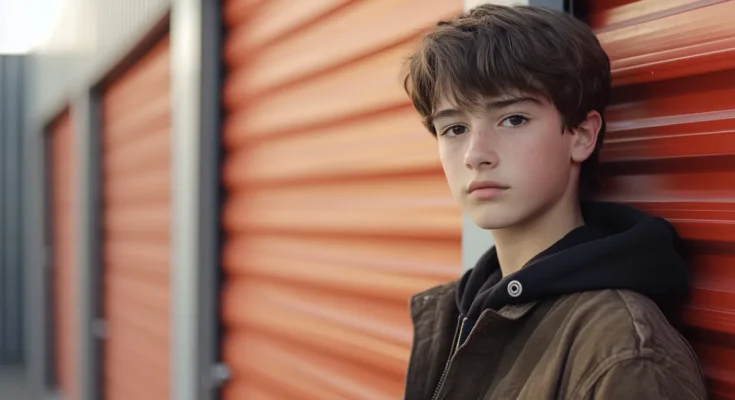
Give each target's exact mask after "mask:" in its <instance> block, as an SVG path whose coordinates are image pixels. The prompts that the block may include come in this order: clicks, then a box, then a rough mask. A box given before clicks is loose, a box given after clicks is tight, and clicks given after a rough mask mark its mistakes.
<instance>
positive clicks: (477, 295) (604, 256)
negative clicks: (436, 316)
mask: <svg viewBox="0 0 735 400" xmlns="http://www.w3.org/2000/svg"><path fill="white" fill-rule="evenodd" d="M582 216H583V218H584V220H585V223H586V225H585V226H582V227H580V228H577V229H575V230H573V231H571V232H569V233H568V234H567V235H566V236H564V237H563V238H562V239H560V240H559V241H558V242H556V243H555V244H554V245H552V246H551V247H549V248H548V249H546V250H544V251H543V252H541V253H540V254H538V255H537V256H536V257H534V258H533V259H531V260H530V261H529V262H528V263H527V264H526V265H524V266H523V268H521V269H520V270H519V271H517V272H515V273H513V274H510V275H508V276H506V277H502V274H501V271H500V265H499V263H498V257H497V254H496V252H495V248H494V247H493V248H491V249H490V250H488V251H487V252H486V253H485V254H484V255H483V256H482V257H481V258H480V260H479V261H478V262H477V264H476V265H475V267H474V268H473V269H471V270H469V271H467V272H466V273H465V274H464V276H463V277H462V279H461V280H460V284H459V287H458V289H457V293H456V294H457V297H456V301H457V307H458V308H459V311H460V313H461V314H462V317H463V318H465V324H464V327H463V328H464V329H463V332H461V333H460V341H464V338H465V337H466V334H467V333H469V331H470V330H472V326H474V322H476V320H477V318H479V316H480V314H481V313H482V311H484V310H485V309H494V310H498V309H500V308H502V307H503V306H505V305H508V304H520V303H527V302H532V301H536V300H543V299H545V298H549V297H556V296H561V295H565V294H570V293H578V292H585V291H592V290H602V289H625V290H631V291H635V292H638V293H640V294H643V295H645V296H648V297H649V298H651V299H652V300H653V301H655V302H656V304H658V305H659V307H660V308H661V309H662V310H664V311H667V310H670V309H671V308H672V307H675V306H677V305H679V303H680V302H681V301H682V300H683V299H684V297H685V296H686V294H687V292H688V289H689V285H688V271H687V268H686V265H685V263H684V261H683V259H682V257H681V256H680V255H679V253H678V252H677V251H676V248H675V245H676V242H677V241H678V238H677V236H676V232H675V230H674V228H673V227H672V226H671V224H669V223H668V222H667V221H666V220H664V219H661V218H656V217H651V216H648V215H646V214H644V213H643V212H641V211H638V210H636V209H634V208H631V207H628V206H624V205H619V204H613V203H603V202H590V203H583V204H582Z"/></svg>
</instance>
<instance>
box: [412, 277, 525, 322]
mask: <svg viewBox="0 0 735 400" xmlns="http://www.w3.org/2000/svg"><path fill="white" fill-rule="evenodd" d="M458 285H459V281H458V280H457V281H453V282H450V283H447V284H444V285H439V286H435V287H433V288H431V289H428V290H425V291H423V292H420V293H418V294H416V295H414V296H412V297H411V300H410V302H409V304H410V309H411V319H412V320H413V322H414V324H416V323H417V322H419V321H420V320H422V319H424V318H433V317H434V315H435V313H440V312H441V313H448V312H450V311H455V312H458V310H457V305H456V302H455V301H454V294H455V291H456V290H457V287H458ZM537 304H538V302H537V301H534V302H530V303H523V304H511V305H506V306H504V307H503V308H501V309H500V310H497V311H495V310H485V311H483V312H482V314H481V315H480V318H479V319H478V321H479V320H484V319H488V318H489V319H496V318H500V319H504V320H508V321H516V320H519V319H521V318H523V317H524V316H525V315H526V314H528V313H529V312H530V311H531V310H533V309H534V308H535V307H536V305H537ZM432 311H433V312H432Z"/></svg>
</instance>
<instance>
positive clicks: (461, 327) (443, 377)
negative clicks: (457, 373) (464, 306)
mask: <svg viewBox="0 0 735 400" xmlns="http://www.w3.org/2000/svg"><path fill="white" fill-rule="evenodd" d="M466 321H467V317H464V318H462V323H461V324H460V325H459V331H458V334H457V342H456V343H455V344H454V346H452V347H453V348H452V351H451V352H450V353H449V358H448V359H447V363H446V364H444V371H443V372H442V375H441V377H440V378H439V383H438V384H437V385H436V389H434V395H433V396H432V397H431V400H437V399H438V398H439V393H440V392H441V390H442V387H443V386H444V381H445V380H446V379H447V373H448V372H449V367H450V366H451V365H452V360H453V359H454V355H455V354H457V350H458V349H459V345H460V341H461V340H462V332H464V323H465V322H466Z"/></svg>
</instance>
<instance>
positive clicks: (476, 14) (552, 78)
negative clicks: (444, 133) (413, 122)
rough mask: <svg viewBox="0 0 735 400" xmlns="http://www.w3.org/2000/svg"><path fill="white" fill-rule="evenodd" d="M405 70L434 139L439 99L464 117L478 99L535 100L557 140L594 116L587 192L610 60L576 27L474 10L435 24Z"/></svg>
mask: <svg viewBox="0 0 735 400" xmlns="http://www.w3.org/2000/svg"><path fill="white" fill-rule="evenodd" d="M407 67H408V72H407V73H406V77H405V80H404V87H405V89H406V92H407V93H408V95H409V96H410V97H411V100H412V101H413V105H414V107H415V108H416V110H417V111H418V112H419V114H421V117H422V118H423V121H424V124H425V126H426V127H427V128H428V129H429V131H430V132H431V133H432V134H433V135H436V129H435V128H434V125H433V123H432V115H433V114H434V112H435V111H436V110H435V109H434V108H435V107H436V105H437V103H438V101H439V100H440V97H442V96H445V97H446V98H447V99H448V100H450V101H452V102H453V103H454V104H455V105H456V106H458V107H460V108H463V109H467V110H469V109H473V107H476V106H477V105H479V104H480V103H481V101H482V99H483V98H485V97H495V96H498V95H502V94H506V93H510V92H513V91H521V92H524V93H528V94H536V95H541V96H543V97H544V98H546V99H548V100H549V101H550V102H551V103H552V104H553V105H554V106H555V107H556V109H557V110H558V111H559V114H560V115H561V117H562V121H563V124H564V126H563V127H562V132H564V131H565V130H566V129H569V128H574V127H576V126H578V125H579V124H580V123H581V122H582V121H584V120H585V118H586V116H587V114H588V113H589V112H590V111H592V110H596V111H598V112H599V113H600V114H601V115H602V128H601V130H600V133H599V136H598V139H597V145H596V147H595V151H594V152H593V153H592V155H591V156H590V157H589V159H587V160H586V161H585V162H584V163H583V164H582V171H581V176H580V184H581V189H583V190H585V191H586V190H591V189H593V188H592V187H591V186H594V185H595V183H596V171H595V170H596V168H597V162H598V158H599V152H600V149H601V147H602V143H603V140H604V136H605V116H604V111H605V107H606V106H607V104H608V101H609V96H610V84H611V77H610V60H609V59H608V57H607V54H605V51H604V50H603V49H602V47H601V46H600V42H599V41H598V40H597V37H596V36H595V35H594V33H593V32H592V31H591V29H590V28H589V27H588V26H587V25H585V24H584V23H583V22H582V21H580V20H578V19H576V18H575V17H573V16H572V15H569V14H565V13H562V12H558V11H553V10H550V9H546V8H541V7H533V6H511V7H509V6H500V5H493V4H485V5H481V6H479V7H477V8H474V9H472V10H470V11H467V12H465V13H463V14H460V15H458V16H457V17H455V18H454V19H452V20H451V21H441V22H439V23H438V24H437V26H436V27H435V28H434V29H433V30H431V31H430V32H429V33H427V34H426V35H425V36H424V37H423V38H422V40H421V41H420V42H419V44H418V47H417V48H416V50H415V52H414V53H413V54H412V55H411V56H410V57H409V59H408V63H407Z"/></svg>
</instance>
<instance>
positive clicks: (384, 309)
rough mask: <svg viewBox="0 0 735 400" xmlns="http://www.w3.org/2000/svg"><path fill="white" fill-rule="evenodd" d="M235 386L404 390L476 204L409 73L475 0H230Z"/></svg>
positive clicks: (227, 264)
mask: <svg viewBox="0 0 735 400" xmlns="http://www.w3.org/2000/svg"><path fill="white" fill-rule="evenodd" d="M224 9H225V10H224V11H225V15H224V18H225V20H226V25H227V27H228V28H229V32H228V36H227V39H226V43H225V59H226V63H227V66H228V69H229V71H228V77H227V79H226V82H225V88H224V92H225V93H224V103H225V107H226V111H227V115H226V121H225V127H224V133H223V136H224V139H223V140H224V146H225V165H224V170H223V175H224V176H223V181H224V186H225V188H226V196H227V198H226V203H225V205H224V211H223V217H222V218H223V224H224V230H225V234H226V235H225V244H224V249H223V264H224V287H223V294H222V319H223V326H224V332H223V348H222V353H223V357H224V360H225V362H226V363H227V364H228V365H229V366H230V368H231V369H232V371H233V379H232V380H231V381H230V382H229V383H228V385H227V386H226V387H225V388H224V391H223V398H224V399H232V400H234V399H275V398H282V399H319V400H326V399H347V398H350V399H395V398H399V397H400V396H401V394H402V392H403V384H404V370H405V367H406V363H407V360H408V355H409V347H410V342H411V336H412V333H411V328H410V320H409V316H408V297H409V295H410V294H412V293H414V292H417V291H420V290H422V289H425V288H428V287H430V286H432V285H435V284H438V283H441V282H444V281H448V280H451V279H454V278H456V276H458V275H459V273H460V253H461V251H460V250H461V243H460V242H461V240H460V236H461V218H460V214H459V211H458V210H457V208H456V206H455V205H454V204H453V201H452V199H451V198H450V195H449V191H448V188H447V187H446V183H445V181H444V178H443V174H442V172H441V167H440V164H439V162H438V157H437V154H436V144H435V143H434V140H433V139H432V138H431V136H430V135H429V133H428V132H426V130H425V129H424V128H423V127H422V125H421V124H420V122H419V119H418V117H417V115H415V114H414V111H413V109H412V107H411V105H410V103H409V100H408V98H407V96H406V94H405V93H404V92H403V90H402V86H401V80H400V69H401V65H402V61H403V59H404V57H405V56H406V55H407V51H408V50H409V48H410V46H411V45H412V44H413V43H415V40H416V39H417V37H418V34H419V32H420V31H421V30H423V29H425V28H427V27H429V26H431V25H432V24H433V23H434V22H435V21H436V20H437V19H438V18H442V17H449V16H451V15H453V14H455V13H457V12H459V11H461V9H462V1H460V0H452V1H448V0H361V1H346V0H312V1H298V2H297V1H292V0H280V1H277V0H269V1H236V0H231V1H225V6H224Z"/></svg>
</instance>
